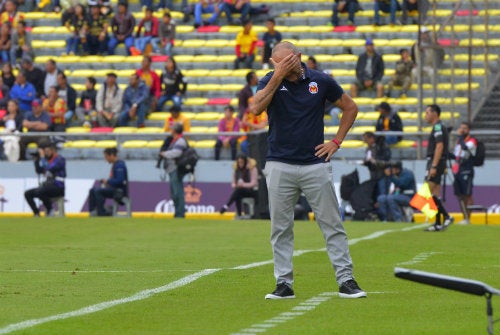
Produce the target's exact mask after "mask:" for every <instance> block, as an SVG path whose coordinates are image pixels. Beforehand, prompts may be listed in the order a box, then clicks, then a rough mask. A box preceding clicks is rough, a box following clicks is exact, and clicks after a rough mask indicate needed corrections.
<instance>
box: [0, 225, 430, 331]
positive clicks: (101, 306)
mask: <svg viewBox="0 0 500 335" xmlns="http://www.w3.org/2000/svg"><path fill="white" fill-rule="evenodd" d="M417 228H421V226H413V227H407V228H403V229H392V230H382V231H379V232H375V233H373V234H370V235H367V236H364V237H360V238H354V239H352V240H350V241H349V244H350V245H354V244H356V243H358V242H360V241H366V240H373V239H376V238H378V237H381V236H383V235H385V234H388V233H394V232H400V231H408V230H413V229H417ZM324 250H326V249H325V248H322V249H318V250H297V251H295V252H294V255H295V256H300V255H303V254H306V253H310V252H318V251H324ZM272 263H273V261H272V260H268V261H263V262H255V263H250V264H246V265H240V266H236V267H233V268H229V269H228V270H244V269H250V268H254V267H259V266H262V265H268V264H272ZM221 270H223V269H205V270H202V271H199V272H196V273H193V274H191V275H189V276H186V277H183V278H181V279H179V280H176V281H174V282H171V283H169V284H166V285H163V286H160V287H157V288H153V289H148V290H144V291H140V292H138V293H136V294H134V295H132V296H130V297H126V298H122V299H116V300H111V301H105V302H102V303H98V304H95V305H90V306H87V307H83V308H81V309H77V310H75V311H71V312H67V313H62V314H56V315H52V316H48V317H44V318H40V319H31V320H26V321H22V322H19V323H13V324H10V325H8V326H6V327H3V328H0V335H3V334H8V333H11V332H14V331H18V330H23V329H28V328H32V327H35V326H37V325H40V324H44V323H47V322H51V321H58V320H64V319H68V318H72V317H77V316H82V315H86V314H91V313H96V312H99V311H102V310H105V309H108V308H111V307H114V306H117V305H121V304H126V303H129V302H133V301H139V300H144V299H147V298H150V297H152V296H153V295H156V294H159V293H163V292H167V291H170V290H174V289H176V288H179V287H182V286H185V285H187V284H190V283H192V282H194V281H196V280H198V279H200V278H202V277H205V276H208V275H211V274H213V273H216V272H218V271H221ZM335 294H336V293H333V292H325V293H322V294H320V297H319V298H318V297H314V298H311V299H309V300H307V302H309V304H314V301H315V300H314V299H316V301H317V299H320V300H321V297H323V296H326V297H328V296H330V297H331V296H333V295H335ZM328 299H329V298H328ZM328 299H327V300H328ZM304 303H306V302H304ZM299 306H300V305H299ZM303 306H308V304H307V303H306V304H305V305H303ZM309 306H310V305H309ZM291 313H292V314H290V312H288V314H283V315H280V316H278V317H276V318H273V319H270V320H274V321H270V320H268V321H266V322H265V323H273V322H277V323H283V322H285V321H287V320H290V319H291V318H292V319H293V318H294V317H296V316H298V315H302V314H303V313H304V311H303V310H300V311H294V312H291ZM279 320H282V321H279ZM255 329H259V330H258V331H257V332H263V331H262V330H260V329H262V328H255ZM264 331H265V330H264ZM257 332H254V333H257ZM245 334H247V335H248V334H249V333H248V332H247V333H245Z"/></svg>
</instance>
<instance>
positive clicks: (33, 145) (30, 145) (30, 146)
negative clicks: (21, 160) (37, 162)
mask: <svg viewBox="0 0 500 335" xmlns="http://www.w3.org/2000/svg"><path fill="white" fill-rule="evenodd" d="M28 148H30V149H36V148H38V144H36V143H30V144H28Z"/></svg>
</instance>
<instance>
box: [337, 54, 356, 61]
mask: <svg viewBox="0 0 500 335" xmlns="http://www.w3.org/2000/svg"><path fill="white" fill-rule="evenodd" d="M331 61H332V62H336V63H345V62H357V61H358V56H357V55H350V54H340V55H333V56H332V60H331Z"/></svg>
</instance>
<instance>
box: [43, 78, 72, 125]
mask: <svg viewBox="0 0 500 335" xmlns="http://www.w3.org/2000/svg"><path fill="white" fill-rule="evenodd" d="M43 110H44V111H45V112H47V113H48V114H49V115H50V122H51V124H52V126H51V130H52V131H56V132H57V131H66V112H67V107H66V102H65V101H64V99H62V98H61V97H60V96H59V95H58V90H57V87H56V86H52V87H51V88H50V90H49V96H48V97H47V98H45V99H44V100H43Z"/></svg>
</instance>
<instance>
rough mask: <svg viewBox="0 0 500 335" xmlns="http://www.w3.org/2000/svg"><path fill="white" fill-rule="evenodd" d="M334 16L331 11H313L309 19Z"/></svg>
mask: <svg viewBox="0 0 500 335" xmlns="http://www.w3.org/2000/svg"><path fill="white" fill-rule="evenodd" d="M331 16H332V11H331V10H328V9H327V10H315V11H312V13H310V14H309V15H308V17H331Z"/></svg>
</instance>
